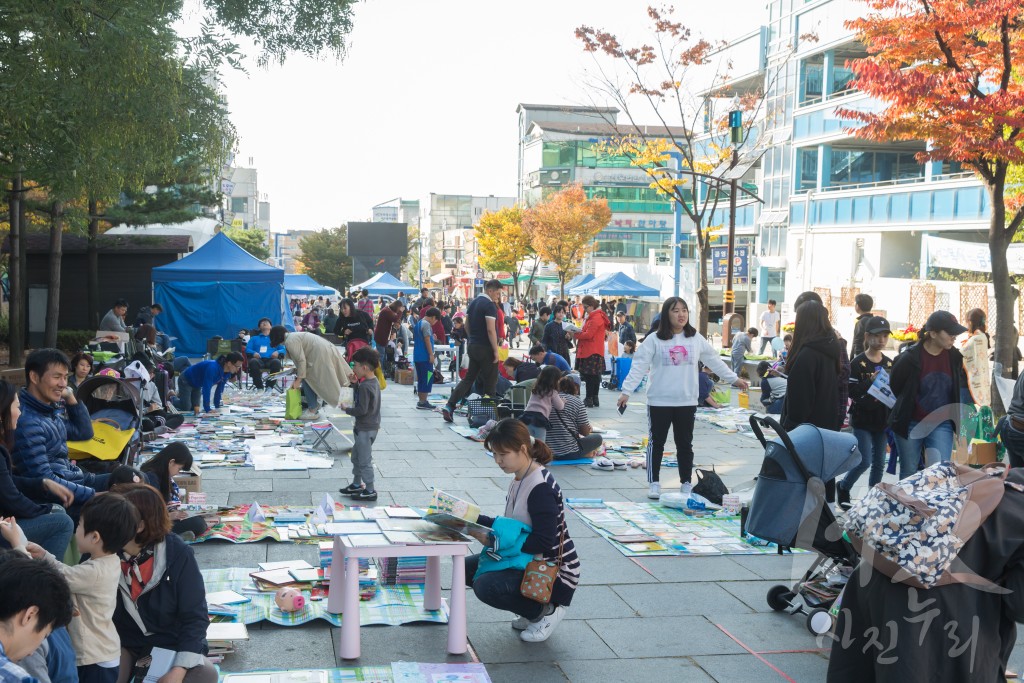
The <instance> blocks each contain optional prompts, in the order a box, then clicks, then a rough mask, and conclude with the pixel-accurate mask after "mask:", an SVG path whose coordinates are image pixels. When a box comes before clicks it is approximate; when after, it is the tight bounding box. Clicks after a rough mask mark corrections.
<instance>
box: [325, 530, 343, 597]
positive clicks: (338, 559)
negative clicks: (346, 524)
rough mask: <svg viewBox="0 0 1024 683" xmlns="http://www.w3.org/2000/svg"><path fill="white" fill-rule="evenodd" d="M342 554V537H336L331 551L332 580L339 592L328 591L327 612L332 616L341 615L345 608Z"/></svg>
mask: <svg viewBox="0 0 1024 683" xmlns="http://www.w3.org/2000/svg"><path fill="white" fill-rule="evenodd" d="M341 553H342V550H341V536H335V537H334V549H333V550H332V551H331V578H333V579H334V580H335V581H337V583H335V584H334V586H335V588H337V590H331V589H330V588H328V589H327V611H328V612H330V613H331V614H341V610H342V607H344V602H343V598H344V596H345V591H344V588H345V582H344V581H342V579H343V578H344V576H345V558H344V557H342V554H341Z"/></svg>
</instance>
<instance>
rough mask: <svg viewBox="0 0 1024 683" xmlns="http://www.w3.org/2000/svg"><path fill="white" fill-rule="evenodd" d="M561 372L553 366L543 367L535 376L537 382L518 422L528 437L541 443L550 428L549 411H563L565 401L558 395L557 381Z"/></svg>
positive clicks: (560, 376)
mask: <svg viewBox="0 0 1024 683" xmlns="http://www.w3.org/2000/svg"><path fill="white" fill-rule="evenodd" d="M561 378H562V371H561V370H559V369H558V368H556V367H555V366H553V365H545V366H544V368H542V369H541V371H540V374H539V375H537V381H536V382H535V383H534V385H533V391H532V392H531V393H530V401H529V402H528V403H527V404H526V410H525V411H524V412H523V414H522V416H521V417H520V418H519V420H520V421H521V422H522V423H523V424H525V425H526V428H527V429H528V430H529V431H530V436H532V437H533V438H535V439H540V440H541V441H543V440H544V438H545V437H546V436H547V435H548V429H550V428H551V422H550V421H549V419H548V418H549V417H550V416H551V409H552V408H554V409H555V410H564V409H565V401H563V400H562V397H561V396H559V395H558V380H560V379H561Z"/></svg>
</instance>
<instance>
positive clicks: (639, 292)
mask: <svg viewBox="0 0 1024 683" xmlns="http://www.w3.org/2000/svg"><path fill="white" fill-rule="evenodd" d="M573 294H599V295H601V296H651V297H657V296H660V295H661V292H660V291H658V290H657V289H655V288H654V287H648V286H647V285H645V284H643V283H642V282H637V281H636V280H634V279H633V278H631V277H629V276H628V275H626V274H625V273H609V274H608V275H602V276H601V277H599V278H597V279H595V280H592V281H591V282H589V283H587V284H585V285H582V286H578V287H576V289H575V291H573Z"/></svg>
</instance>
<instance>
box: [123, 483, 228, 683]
mask: <svg viewBox="0 0 1024 683" xmlns="http://www.w3.org/2000/svg"><path fill="white" fill-rule="evenodd" d="M115 488H116V490H117V492H118V493H120V494H121V495H123V496H124V497H125V498H127V499H128V500H129V501H131V503H132V504H133V505H135V507H136V508H137V509H138V511H139V517H140V518H141V520H142V521H141V522H140V524H139V527H140V529H139V533H138V535H137V536H136V537H135V539H134V540H132V541H131V542H129V543H128V544H127V545H126V546H125V547H124V549H123V550H122V551H121V552H120V557H121V581H120V583H119V585H118V590H117V594H118V599H117V607H116V609H115V610H114V626H115V628H116V629H117V635H118V636H119V637H120V639H121V669H120V675H119V676H118V678H117V681H118V683H128V681H129V680H130V679H131V677H132V676H133V675H134V673H135V665H136V663H137V662H138V661H139V659H141V658H142V657H144V656H146V655H148V654H149V653H150V651H151V650H152V649H153V648H154V647H161V648H164V649H167V650H172V651H173V652H174V653H175V654H174V662H173V665H172V666H171V669H170V671H169V672H167V673H166V674H164V675H163V676H162V677H161V678H160V683H183V682H187V683H216V681H217V669H216V668H214V666H213V663H212V662H211V661H210V660H209V659H207V658H206V653H207V650H208V648H207V644H206V629H207V628H209V626H210V617H209V615H208V613H207V607H206V588H205V587H204V585H203V576H202V574H200V572H199V565H198V564H196V558H195V556H194V555H193V554H192V549H191V548H189V547H188V546H187V545H185V542H184V541H182V540H181V539H180V538H178V537H177V536H176V535H174V534H172V533H171V520H170V518H169V517H168V516H167V507H166V505H165V503H164V500H163V496H161V495H160V493H159V492H157V490H156V489H155V488H153V487H152V486H148V485H146V484H121V485H118V486H116V487H115Z"/></svg>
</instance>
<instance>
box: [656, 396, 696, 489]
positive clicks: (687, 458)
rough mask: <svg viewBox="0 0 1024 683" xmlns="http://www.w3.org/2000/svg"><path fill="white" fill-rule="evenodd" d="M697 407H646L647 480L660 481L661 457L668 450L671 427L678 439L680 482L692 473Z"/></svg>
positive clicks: (685, 481)
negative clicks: (666, 447) (667, 443)
mask: <svg viewBox="0 0 1024 683" xmlns="http://www.w3.org/2000/svg"><path fill="white" fill-rule="evenodd" d="M696 414H697V406H647V424H648V435H647V438H648V442H647V481H648V482H655V481H660V474H661V456H662V455H664V453H665V440H666V439H668V428H669V427H672V437H673V438H674V439H675V441H676V460H678V461H679V481H680V482H682V483H683V484H685V483H687V482H688V481H690V477H691V476H693V420H694V416H695V415H696Z"/></svg>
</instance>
